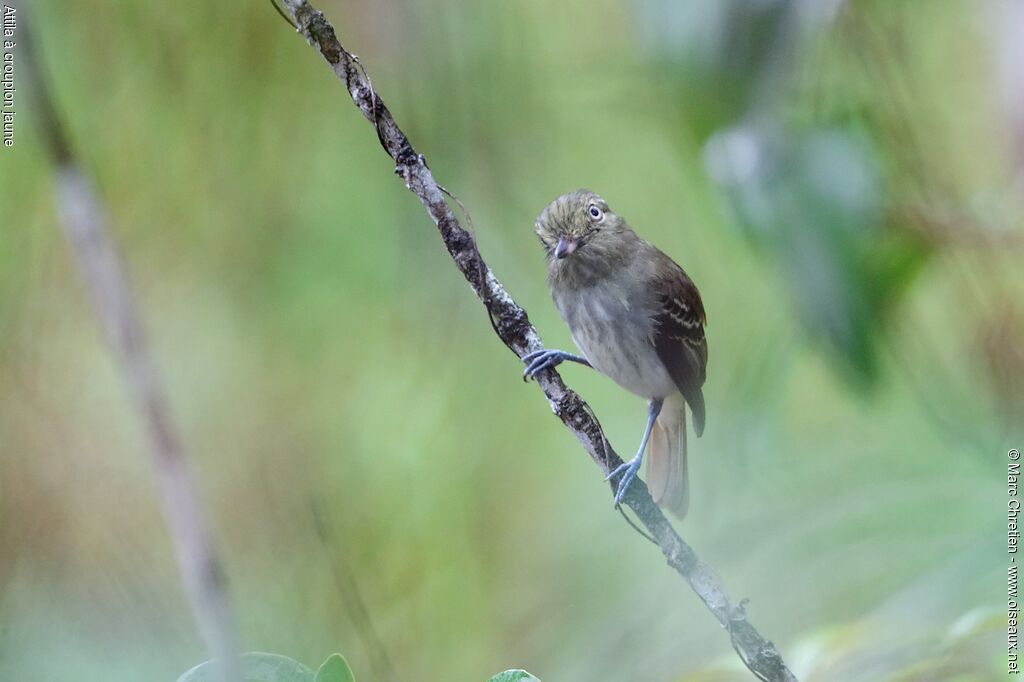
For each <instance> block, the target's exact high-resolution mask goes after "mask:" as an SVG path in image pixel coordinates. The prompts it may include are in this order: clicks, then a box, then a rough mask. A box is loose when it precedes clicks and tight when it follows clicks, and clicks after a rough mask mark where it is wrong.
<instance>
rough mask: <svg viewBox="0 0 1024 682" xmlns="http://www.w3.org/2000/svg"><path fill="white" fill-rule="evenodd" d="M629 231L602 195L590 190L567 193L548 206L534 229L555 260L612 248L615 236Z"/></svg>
mask: <svg viewBox="0 0 1024 682" xmlns="http://www.w3.org/2000/svg"><path fill="white" fill-rule="evenodd" d="M625 229H628V228H627V227H626V224H625V221H623V220H622V218H620V217H619V216H618V215H616V214H615V213H613V212H612V211H611V209H609V208H608V203H607V202H606V201H605V200H604V199H602V198H601V197H600V196H598V195H597V194H595V193H594V192H591V191H590V190H586V189H578V190H576V191H575V192H570V193H569V194H563V195H562V196H560V197H558V198H557V199H555V200H554V201H552V202H551V203H550V204H548V205H547V208H545V209H544V210H543V211H541V214H540V216H538V218H537V222H536V223H535V224H534V230H536V232H537V237H539V238H540V243H541V245H542V246H543V247H544V250H545V251H547V253H548V257H549V258H550V259H552V260H563V259H566V258H569V257H570V256H572V255H574V254H577V253H582V252H584V251H586V250H590V251H598V250H604V249H605V248H612V247H613V246H614V243H615V237H616V236H618V235H620V234H621V233H622V232H623V230H625Z"/></svg>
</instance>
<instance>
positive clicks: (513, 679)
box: [487, 670, 540, 682]
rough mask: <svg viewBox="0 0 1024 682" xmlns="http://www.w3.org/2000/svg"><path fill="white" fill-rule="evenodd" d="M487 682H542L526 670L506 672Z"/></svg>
mask: <svg viewBox="0 0 1024 682" xmlns="http://www.w3.org/2000/svg"><path fill="white" fill-rule="evenodd" d="M487 682H540V680H538V679H537V678H536V677H534V676H533V675H531V674H530V673H528V672H526V671H525V670H506V671H505V672H503V673H498V674H497V675H495V676H494V677H492V678H491V679H489V680H487Z"/></svg>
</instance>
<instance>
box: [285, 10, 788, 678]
mask: <svg viewBox="0 0 1024 682" xmlns="http://www.w3.org/2000/svg"><path fill="white" fill-rule="evenodd" d="M283 1H284V5H285V7H286V8H287V11H288V14H289V15H290V16H291V18H292V19H293V21H294V23H295V26H297V27H298V29H297V30H298V32H299V33H300V34H301V35H302V36H303V37H305V38H306V40H307V41H308V42H309V44H310V45H313V46H314V47H316V48H317V50H318V51H319V52H320V54H321V55H322V56H323V58H324V59H326V60H327V63H328V64H329V65H330V66H331V68H332V69H333V70H334V73H335V74H336V75H337V76H338V78H339V79H340V80H341V82H342V83H343V84H344V85H345V89H346V90H348V92H349V95H350V96H351V97H352V101H353V102H354V103H355V105H356V106H357V107H358V108H359V110H360V111H361V112H362V113H363V116H365V117H366V118H367V119H368V120H369V121H370V122H371V123H372V124H373V125H374V128H375V129H376V132H377V137H378V138H379V139H380V143H381V145H382V146H383V147H384V150H385V151H386V152H387V153H388V154H389V155H390V156H391V158H392V159H394V162H395V174H396V175H398V176H399V177H400V178H402V179H403V180H404V181H405V186H406V187H407V188H408V189H409V190H410V191H411V192H412V193H413V194H415V195H416V196H417V197H418V198H419V200H420V202H421V203H422V204H423V207H424V208H425V209H426V210H427V213H428V214H429V215H430V217H431V219H432V220H433V221H434V223H435V224H436V225H437V229H438V231H439V232H440V233H441V239H442V240H443V241H444V244H445V247H446V248H447V249H448V253H449V254H450V255H451V257H452V260H454V261H455V265H456V267H458V269H459V271H460V272H462V275H463V276H464V277H465V278H466V281H467V282H469V285H470V286H471V287H472V288H473V291H474V292H476V295H477V296H478V297H479V298H480V300H481V301H482V302H483V304H484V305H485V306H486V307H487V312H488V313H489V314H490V316H491V322H492V324H493V326H494V331H495V333H497V335H498V337H499V338H500V339H501V340H502V342H503V343H504V344H505V345H506V346H508V348H509V349H510V350H512V352H514V353H515V354H516V355H517V356H519V357H520V358H521V357H522V356H524V355H525V354H527V353H529V352H531V351H535V350H539V349H540V348H541V347H542V344H541V341H540V337H539V335H538V334H537V330H536V329H534V328H533V326H532V325H531V324H530V320H529V318H528V317H527V315H526V311H525V310H523V308H521V307H520V306H519V305H518V304H517V303H516V302H515V301H514V300H513V299H512V296H510V295H509V293H508V291H506V290H505V287H504V286H503V285H502V284H501V282H499V281H498V279H497V278H496V277H495V276H494V273H493V272H491V270H490V268H488V267H487V264H486V263H485V262H484V260H483V258H482V257H481V255H480V252H479V251H478V250H477V247H476V242H475V240H474V239H473V236H472V234H471V233H470V232H468V231H467V230H466V229H464V228H463V227H462V226H461V225H460V224H459V221H458V219H457V218H456V217H455V214H454V213H453V212H452V209H451V207H450V206H449V205H448V203H447V202H446V201H445V198H444V195H445V191H444V189H443V188H442V187H441V186H440V185H439V184H438V183H437V181H436V180H434V175H433V173H431V171H430V168H429V167H428V166H427V164H426V161H425V159H424V158H423V156H422V155H420V154H418V153H417V152H416V150H415V149H413V147H412V144H410V143H409V139H408V138H407V137H406V136H405V133H403V132H402V130H401V128H399V127H398V124H397V123H395V120H394V118H392V116H391V113H390V112H389V111H388V108H387V107H386V106H385V105H384V102H383V101H381V99H380V97H379V96H378V95H377V93H376V92H375V91H374V89H373V87H372V86H371V84H370V81H369V78H368V77H367V75H366V72H365V70H364V69H363V68H362V65H361V64H360V63H359V61H358V60H357V58H356V57H355V56H354V55H352V54H351V53H349V52H348V51H347V50H346V49H345V48H344V47H342V46H341V43H340V42H338V38H337V36H336V35H335V33H334V28H333V27H332V26H331V25H330V24H329V23H328V22H327V20H326V19H325V18H324V16H323V14H322V13H321V12H320V11H319V10H317V9H315V8H314V7H313V6H312V5H310V4H309V2H308V1H307V0H283ZM537 383H538V385H539V386H540V388H541V390H542V391H543V392H544V397H545V398H547V401H548V404H549V405H550V406H551V409H552V411H553V412H554V413H555V415H556V416H557V417H558V418H559V419H561V420H562V423H564V424H565V425H566V426H567V427H568V428H569V430H570V431H572V432H573V434H575V436H576V438H577V439H578V440H579V441H580V443H581V444H582V445H583V448H584V449H585V450H586V451H587V454H589V455H590V456H591V458H592V459H593V460H594V461H595V462H596V463H597V465H598V466H599V467H600V468H601V471H603V472H604V473H605V474H608V473H609V472H610V471H612V470H614V469H615V467H617V466H618V465H619V464H621V463H622V460H621V459H620V458H619V456H618V455H617V454H615V452H614V451H613V450H612V448H611V446H610V445H609V444H608V441H607V439H606V438H605V437H604V433H603V432H602V430H601V425H600V424H599V423H598V421H597V418H596V417H595V416H594V413H593V412H592V411H591V409H590V407H589V406H588V405H587V404H586V403H585V402H584V401H583V399H582V398H580V397H579V395H577V394H576V393H575V392H574V391H573V390H571V389H570V388H568V387H567V386H566V385H565V383H564V382H563V381H562V379H561V377H560V376H559V375H558V372H557V371H555V370H554V369H547V370H545V371H543V372H541V373H540V374H538V376H537ZM613 484H614V482H613ZM612 487H613V490H614V485H613V486H612ZM623 503H624V504H625V505H626V506H628V507H629V508H630V509H632V510H633V511H634V512H635V513H636V515H637V517H638V518H639V519H640V521H641V523H643V525H644V526H645V527H646V528H647V530H648V531H650V533H651V536H652V537H653V538H654V540H655V542H656V543H657V545H658V546H659V547H660V548H661V551H662V553H663V554H664V555H665V558H666V559H667V561H668V564H669V565H670V566H671V567H672V568H674V569H675V570H676V571H677V572H678V573H679V574H680V575H681V576H682V577H683V578H685V579H686V581H687V582H688V583H689V584H690V587H691V588H692V589H693V591H694V592H696V594H697V596H698V597H700V599H701V600H702V601H703V602H704V604H705V605H706V606H707V607H708V609H709V610H710V611H711V613H712V615H714V617H715V618H716V619H717V620H718V622H719V623H721V624H722V626H723V627H724V628H725V629H726V630H727V631H728V632H729V635H730V637H731V639H732V644H733V647H734V648H735V649H736V651H737V653H738V654H739V655H740V657H741V658H742V659H743V663H744V664H745V665H746V666H747V667H748V668H749V669H750V671H751V672H753V673H754V674H755V675H756V676H757V677H758V678H760V679H762V680H768V681H770V682H795V681H796V677H795V676H794V675H793V673H792V672H790V670H789V669H788V668H787V667H786V664H785V663H784V662H783V660H782V656H781V655H780V654H779V652H778V650H777V649H776V648H775V646H774V645H773V644H772V643H771V642H769V641H767V640H766V639H765V638H764V637H762V636H761V634H760V633H759V632H758V631H757V630H756V629H755V628H754V626H753V625H751V624H750V623H749V622H748V621H747V619H746V615H745V613H744V609H743V605H742V604H740V605H734V604H733V603H732V601H731V600H730V599H729V597H728V595H727V594H726V593H725V590H724V589H723V588H722V586H721V585H720V584H719V582H718V581H717V580H716V579H715V577H714V575H712V573H711V571H710V570H709V569H708V568H707V567H706V566H705V565H704V564H702V563H701V562H700V561H699V560H698V558H697V555H696V554H695V553H694V551H693V549H691V548H690V546H689V545H688V544H686V542H684V541H683V539H682V538H681V537H679V535H678V534H677V533H676V531H675V529H674V528H672V525H671V524H670V523H669V522H668V520H667V519H666V518H665V516H664V514H662V513H661V510H660V509H659V508H658V507H657V506H656V505H655V504H654V501H653V500H652V499H651V496H650V493H648V491H647V487H646V486H644V485H641V484H634V485H632V486H630V488H629V490H628V491H627V493H626V496H625V498H624V499H623Z"/></svg>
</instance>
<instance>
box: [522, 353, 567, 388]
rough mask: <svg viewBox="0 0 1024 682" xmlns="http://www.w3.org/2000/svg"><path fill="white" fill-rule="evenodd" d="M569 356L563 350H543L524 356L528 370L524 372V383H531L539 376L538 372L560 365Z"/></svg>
mask: <svg viewBox="0 0 1024 682" xmlns="http://www.w3.org/2000/svg"><path fill="white" fill-rule="evenodd" d="M568 355H569V354H568V353H566V352H565V351H563V350H548V349H547V348H542V349H540V350H535V351H533V352H532V353H527V354H526V355H524V356H523V362H525V363H526V369H524V370H523V381H529V380H530V379H532V378H534V377H535V376H536V375H537V372H539V371H541V370H542V369H547V368H548V367H555V366H557V365H560V364H561V363H562V361H563V360H565V359H566V356H568Z"/></svg>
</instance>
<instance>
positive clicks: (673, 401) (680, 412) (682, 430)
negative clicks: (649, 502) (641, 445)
mask: <svg viewBox="0 0 1024 682" xmlns="http://www.w3.org/2000/svg"><path fill="white" fill-rule="evenodd" d="M648 447H649V448H650V449H649V451H648V454H647V488H648V489H649V490H650V491H651V496H652V497H653V498H654V501H655V502H656V503H657V504H658V506H659V507H662V508H663V509H667V510H668V511H670V512H672V513H673V514H675V515H676V516H677V517H679V518H680V519H681V518H683V517H684V516H686V510H687V508H688V507H689V505H690V482H689V475H688V474H687V470H686V403H685V402H684V401H683V397H682V396H681V395H676V396H672V397H670V398H666V399H665V403H664V404H663V405H662V407H661V413H660V414H659V415H658V419H657V420H656V421H655V422H654V428H652V429H651V440H650V444H649V446H648Z"/></svg>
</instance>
